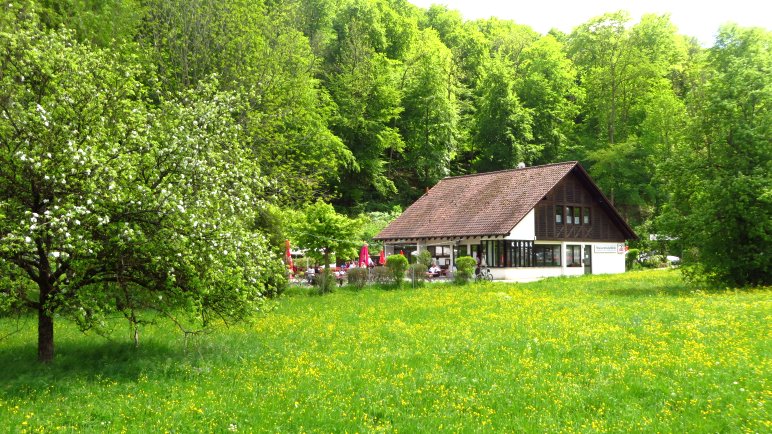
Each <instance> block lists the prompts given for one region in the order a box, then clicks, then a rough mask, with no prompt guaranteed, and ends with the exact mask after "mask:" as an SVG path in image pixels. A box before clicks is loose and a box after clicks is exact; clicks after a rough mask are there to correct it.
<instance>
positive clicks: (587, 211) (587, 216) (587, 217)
mask: <svg viewBox="0 0 772 434" xmlns="http://www.w3.org/2000/svg"><path fill="white" fill-rule="evenodd" d="M583 217H584V224H586V225H589V224H590V208H587V207H585V208H584V216H583Z"/></svg>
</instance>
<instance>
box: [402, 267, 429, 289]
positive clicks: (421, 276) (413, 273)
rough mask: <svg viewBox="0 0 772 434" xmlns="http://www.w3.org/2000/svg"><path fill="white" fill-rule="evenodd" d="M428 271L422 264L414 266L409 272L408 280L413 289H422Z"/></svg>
mask: <svg viewBox="0 0 772 434" xmlns="http://www.w3.org/2000/svg"><path fill="white" fill-rule="evenodd" d="M426 270H427V267H426V265H424V264H423V263H421V262H418V263H415V264H412V265H411V266H410V268H408V271H407V278H408V279H410V283H411V284H412V285H413V287H421V286H424V283H426Z"/></svg>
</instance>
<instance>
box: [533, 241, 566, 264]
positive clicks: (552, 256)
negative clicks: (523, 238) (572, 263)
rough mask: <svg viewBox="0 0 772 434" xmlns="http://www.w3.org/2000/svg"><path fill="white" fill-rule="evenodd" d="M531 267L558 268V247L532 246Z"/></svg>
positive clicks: (556, 245)
mask: <svg viewBox="0 0 772 434" xmlns="http://www.w3.org/2000/svg"><path fill="white" fill-rule="evenodd" d="M533 266H535V267H559V266H560V245H559V244H555V245H552V244H537V245H534V246H533Z"/></svg>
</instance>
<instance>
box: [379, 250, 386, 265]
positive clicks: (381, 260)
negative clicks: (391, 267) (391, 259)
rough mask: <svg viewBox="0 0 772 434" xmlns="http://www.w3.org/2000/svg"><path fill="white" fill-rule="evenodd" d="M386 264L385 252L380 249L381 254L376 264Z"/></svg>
mask: <svg viewBox="0 0 772 434" xmlns="http://www.w3.org/2000/svg"><path fill="white" fill-rule="evenodd" d="M385 263H386V252H384V251H383V249H381V254H380V255H379V256H378V264H379V265H383V264H385Z"/></svg>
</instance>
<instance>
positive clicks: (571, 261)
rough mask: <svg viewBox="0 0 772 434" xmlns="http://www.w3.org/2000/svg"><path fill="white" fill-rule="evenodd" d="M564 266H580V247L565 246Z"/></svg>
mask: <svg viewBox="0 0 772 434" xmlns="http://www.w3.org/2000/svg"><path fill="white" fill-rule="evenodd" d="M566 265H568V266H569V267H578V266H580V265H582V246H571V245H568V246H566Z"/></svg>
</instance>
